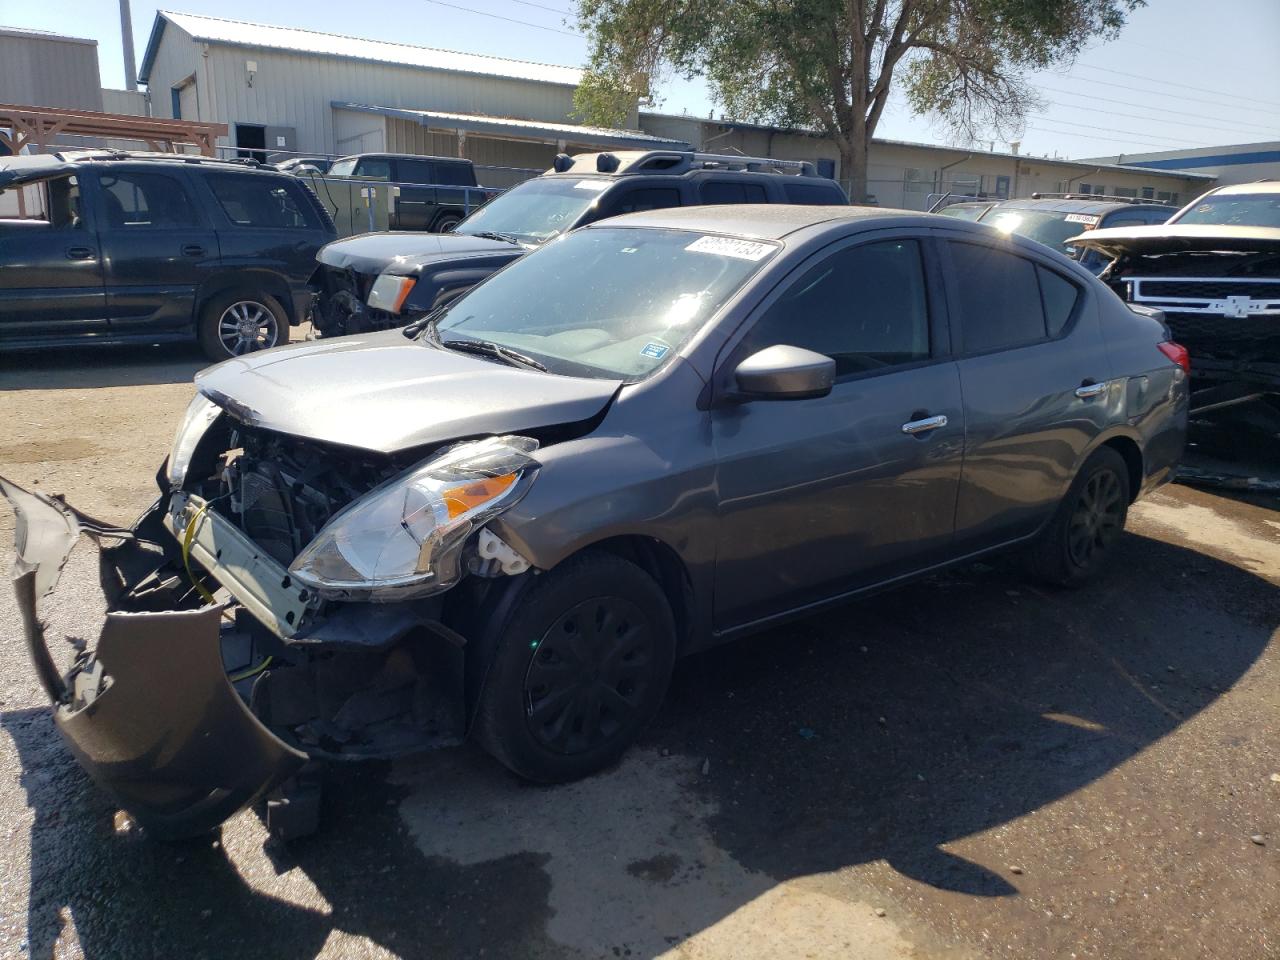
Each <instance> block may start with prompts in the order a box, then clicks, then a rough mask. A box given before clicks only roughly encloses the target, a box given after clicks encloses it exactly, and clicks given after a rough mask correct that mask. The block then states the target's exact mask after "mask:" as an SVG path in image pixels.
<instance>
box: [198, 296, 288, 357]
mask: <svg viewBox="0 0 1280 960" xmlns="http://www.w3.org/2000/svg"><path fill="white" fill-rule="evenodd" d="M198 335H199V339H200V348H201V349H202V350H204V353H205V356H207V357H208V358H209V359H210V360H226V359H227V358H228V357H238V356H241V355H242V354H246V353H252V352H253V351H255V350H266V349H267V348H268V347H275V346H278V345H280V344H282V343H288V342H289V318H288V317H287V316H285V312H284V308H282V307H281V306H280V303H279V301H277V300H276V299H275V298H274V297H271V296H268V295H266V294H263V293H253V292H248V291H244V290H232V291H229V292H227V293H221V294H218V295H217V296H215V297H213V298H211V299H210V300H209V301H208V302H207V303H206V304H205V305H204V308H203V309H202V310H201V311H200V327H199V331H198Z"/></svg>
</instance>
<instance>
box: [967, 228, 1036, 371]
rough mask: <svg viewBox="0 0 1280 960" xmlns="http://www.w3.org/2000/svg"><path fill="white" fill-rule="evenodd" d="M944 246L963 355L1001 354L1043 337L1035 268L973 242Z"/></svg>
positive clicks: (1025, 261)
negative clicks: (952, 271)
mask: <svg viewBox="0 0 1280 960" xmlns="http://www.w3.org/2000/svg"><path fill="white" fill-rule="evenodd" d="M949 246H950V247H951V259H952V262H953V263H954V265H955V280H956V289H957V290H958V292H959V300H960V303H959V307H960V317H961V321H962V323H963V331H964V350H965V352H966V353H985V352H986V351H988V350H1003V349H1007V348H1009V347H1016V346H1020V345H1022V344H1026V343H1034V342H1035V341H1037V340H1043V339H1044V338H1045V335H1046V334H1045V323H1044V308H1043V307H1042V306H1041V303H1040V285H1039V284H1038V283H1037V282H1036V267H1035V264H1033V263H1032V262H1031V261H1030V260H1024V259H1023V258H1022V257H1018V256H1014V255H1013V254H1010V253H1005V252H1004V251H1002V250H996V249H995V248H993V247H986V246H979V245H978V244H974V243H956V242H952V243H950V244H949Z"/></svg>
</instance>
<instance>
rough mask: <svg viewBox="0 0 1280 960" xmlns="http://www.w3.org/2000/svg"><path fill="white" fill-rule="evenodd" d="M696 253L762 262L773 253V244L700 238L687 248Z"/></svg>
mask: <svg viewBox="0 0 1280 960" xmlns="http://www.w3.org/2000/svg"><path fill="white" fill-rule="evenodd" d="M685 249H686V250H692V251H693V252H694V253H714V254H718V255H719V256H722V257H735V258H737V259H738V260H762V259H764V258H765V257H767V256H768V255H769V254H770V253H771V252H772V251H773V244H770V243H757V242H756V241H754V240H738V239H736V238H734V237H699V238H698V239H697V240H695V241H693V243H691V244H689V245H688V246H687V247H685Z"/></svg>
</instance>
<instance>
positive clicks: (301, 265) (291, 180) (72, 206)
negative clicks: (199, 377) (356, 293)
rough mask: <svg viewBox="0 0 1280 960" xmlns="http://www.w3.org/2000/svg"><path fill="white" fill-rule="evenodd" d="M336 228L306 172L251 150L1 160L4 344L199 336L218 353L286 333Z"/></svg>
mask: <svg viewBox="0 0 1280 960" xmlns="http://www.w3.org/2000/svg"><path fill="white" fill-rule="evenodd" d="M335 235H336V233H335V230H334V227H333V222H332V221H331V220H330V219H329V215H328V214H327V213H326V212H325V210H324V208H323V207H322V206H321V205H320V202H319V201H318V200H317V199H316V198H315V196H314V195H313V194H312V193H311V191H310V190H308V189H307V187H306V185H305V184H304V183H303V182H302V181H300V180H299V179H298V178H296V177H292V176H289V175H288V174H285V173H279V172H277V171H275V170H271V169H263V168H259V167H258V166H257V164H256V163H254V162H253V161H243V160H238V161H230V160H213V159H210V158H207V157H192V156H181V155H176V154H130V153H120V152H115V151H73V152H66V153H54V154H42V155H38V156H21V157H5V158H0V347H3V348H5V349H15V348H29V347H46V346H65V345H69V344H78V343H156V342H160V341H171V340H185V339H189V338H191V337H195V338H197V339H198V340H199V342H200V346H201V347H202V348H203V349H204V352H205V353H206V354H207V355H208V356H209V357H210V359H213V360H224V359H226V358H227V357H229V356H236V355H239V354H242V353H247V352H249V351H252V350H262V349H265V348H267V347H272V346H275V345H276V344H279V343H288V341H289V327H290V325H295V324H299V323H301V322H303V321H304V320H306V319H307V314H308V310H309V307H310V303H311V293H310V290H309V289H308V287H307V282H308V280H309V278H310V277H311V274H312V273H313V272H314V270H315V256H316V252H317V251H318V250H319V249H320V247H321V246H323V245H324V244H325V243H327V242H329V241H330V240H332V239H333V238H334V236H335Z"/></svg>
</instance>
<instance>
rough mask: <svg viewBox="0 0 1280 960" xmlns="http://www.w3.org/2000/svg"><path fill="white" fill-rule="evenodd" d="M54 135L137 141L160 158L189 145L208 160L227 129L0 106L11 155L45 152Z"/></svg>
mask: <svg viewBox="0 0 1280 960" xmlns="http://www.w3.org/2000/svg"><path fill="white" fill-rule="evenodd" d="M6 129H7V130H8V132H6ZM59 134H66V135H68V136H77V137H102V138H105V139H109V140H140V141H142V142H143V143H145V144H146V145H147V146H148V147H150V148H151V149H152V150H156V151H159V152H162V153H177V152H178V148H179V147H181V146H185V145H191V146H194V147H195V148H196V149H197V150H199V151H200V152H201V153H202V154H204V155H205V156H206V157H212V156H213V155H214V153H215V144H214V141H215V139H216V138H217V137H224V136H226V135H227V125H226V124H225V123H201V122H199V121H196V120H161V119H159V118H156V117H133V116H128V115H125V114H119V113H97V112H95V111H92V110H63V109H59V108H57V107H31V106H21V105H17V104H12V103H0V144H3V145H4V146H5V147H7V148H8V150H9V153H11V154H13V155H14V156H16V155H17V154H19V153H21V152H22V148H23V147H30V148H31V150H32V152H34V153H45V152H47V151H48V150H49V149H50V147H51V146H52V144H53V139H54V137H56V136H58V135H59Z"/></svg>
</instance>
